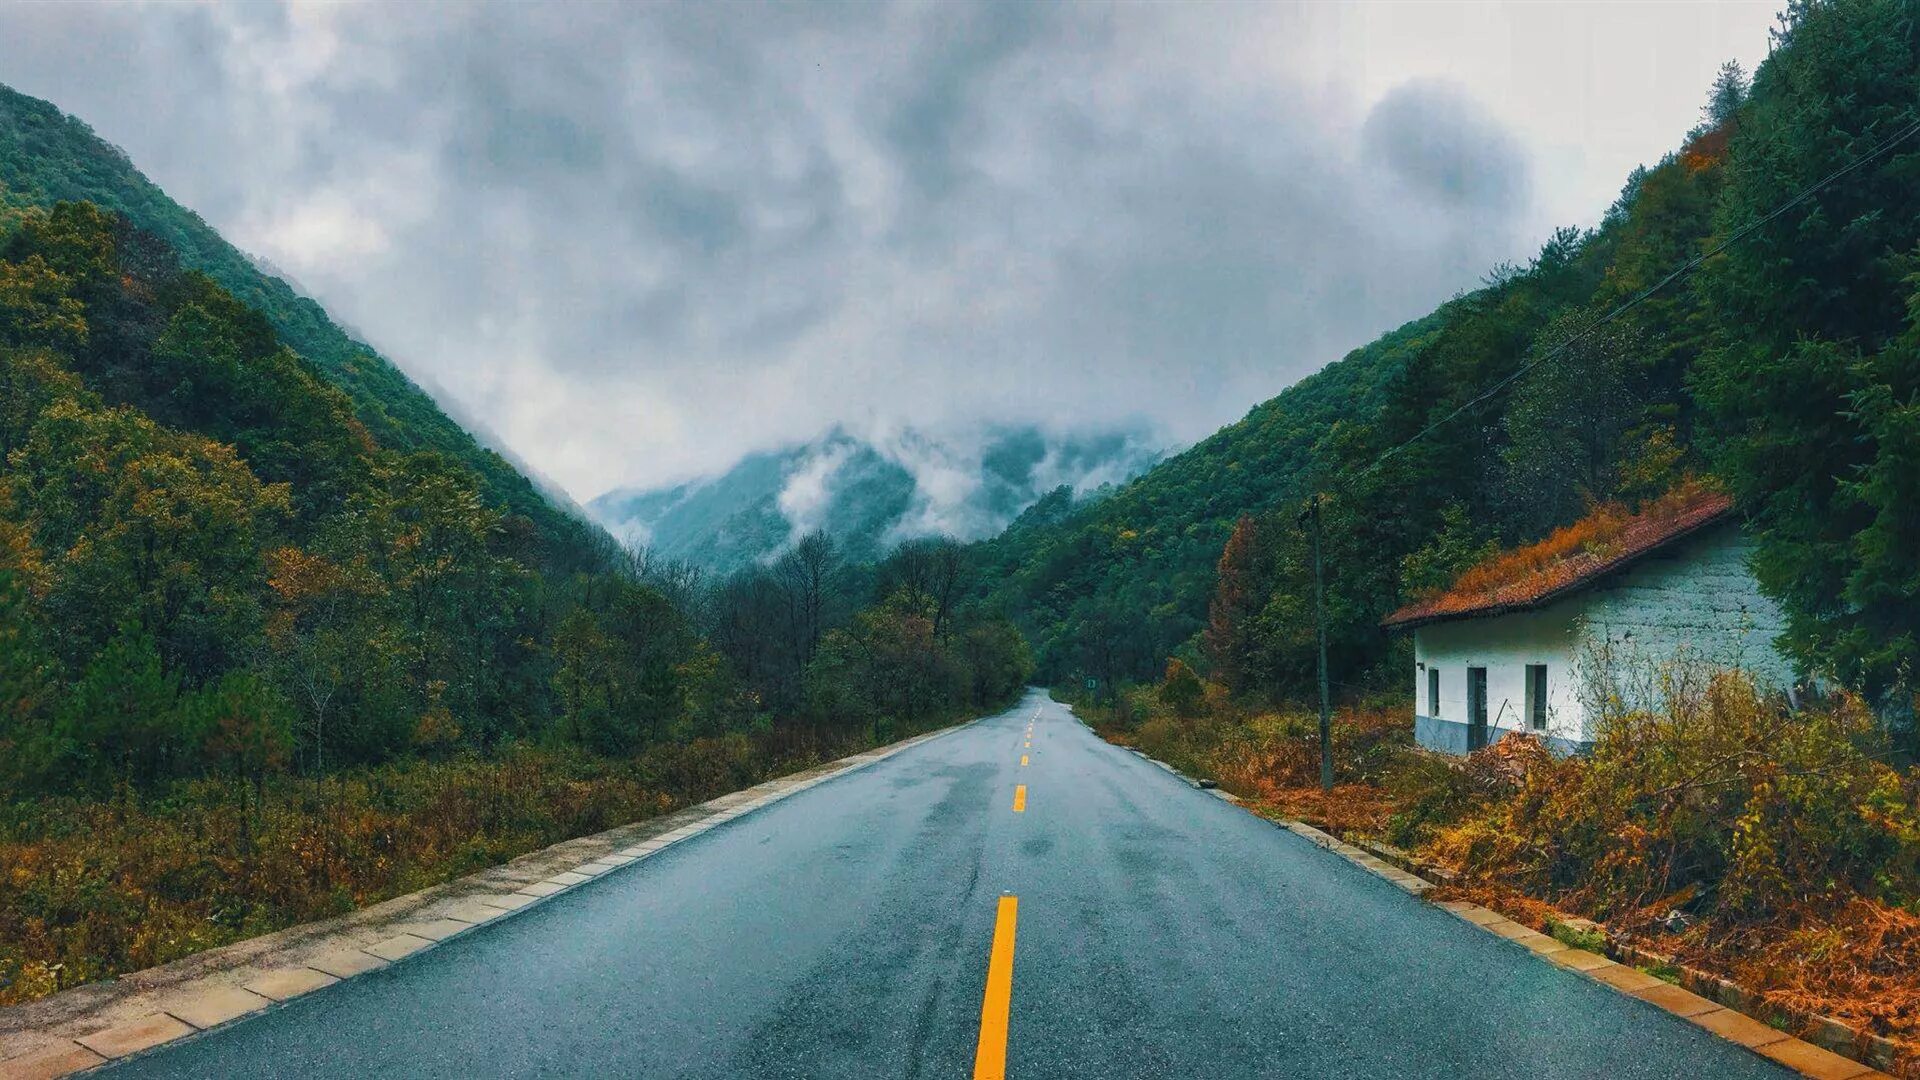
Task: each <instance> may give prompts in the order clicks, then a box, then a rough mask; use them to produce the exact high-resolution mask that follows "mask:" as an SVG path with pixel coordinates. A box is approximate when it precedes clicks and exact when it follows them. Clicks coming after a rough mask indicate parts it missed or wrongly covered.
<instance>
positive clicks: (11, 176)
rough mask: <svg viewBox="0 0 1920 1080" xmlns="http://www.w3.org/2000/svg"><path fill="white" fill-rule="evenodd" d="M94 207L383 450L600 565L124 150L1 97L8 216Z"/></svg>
mask: <svg viewBox="0 0 1920 1080" xmlns="http://www.w3.org/2000/svg"><path fill="white" fill-rule="evenodd" d="M60 201H86V202H91V203H93V204H95V205H97V206H100V207H103V208H105V209H108V210H113V211H117V212H119V213H122V214H125V215H126V216H127V218H128V220H129V221H131V222H132V223H133V224H134V225H136V226H138V227H139V228H140V229H142V230H144V231H146V232H148V233H152V234H153V235H154V236H156V237H158V238H159V239H161V240H162V241H164V242H165V243H166V245H167V246H168V247H169V248H170V249H171V250H172V251H173V252H175V253H176V255H177V257H178V259H179V261H180V263H181V264H182V265H183V266H185V267H187V268H190V269H195V270H199V271H202V272H204V273H205V274H207V275H208V276H209V277H211V278H212V279H213V280H214V281H216V282H218V283H219V284H220V285H221V286H222V287H223V288H225V289H226V290H227V291H228V292H230V293H232V294H233V295H234V296H235V297H236V298H238V299H239V300H240V301H241V302H243V303H245V304H246V305H248V306H249V307H251V308H253V309H255V310H257V311H259V312H260V313H261V314H263V315H264V316H266V319H267V321H268V323H269V324H270V325H271V326H272V327H273V331H274V333H275V334H276V335H277V336H278V337H279V339H280V340H281V341H283V342H285V343H286V344H287V345H289V346H291V347H292V348H293V349H294V350H295V351H297V352H298V353H300V355H301V356H303V357H305V358H306V359H307V360H309V361H311V362H312V363H313V364H314V366H315V368H316V369H317V370H318V371H319V372H320V373H321V374H322V375H323V376H324V377H325V378H326V379H327V380H328V381H329V382H331V383H333V384H334V385H336V386H338V387H340V388H341V389H342V390H344V391H345V392H346V394H347V399H348V401H349V402H351V404H352V408H353V413H354V415H355V417H356V418H357V419H358V420H359V421H360V423H361V424H363V425H364V426H365V427H366V429H367V431H368V432H369V433H370V434H372V435H373V437H374V438H376V439H378V440H379V441H380V443H381V444H382V445H383V446H387V447H390V448H392V449H395V450H434V451H437V452H439V453H442V454H444V455H446V456H447V457H448V458H450V459H452V460H453V461H456V462H458V463H460V464H461V465H463V466H465V467H467V468H469V469H472V470H473V471H474V473H475V474H476V475H477V476H478V477H479V480H480V486H481V491H482V492H483V493H484V494H485V496H486V497H487V498H488V500H489V501H492V502H498V503H503V504H504V505H505V506H507V507H508V508H509V510H510V511H511V512H512V513H513V514H516V515H519V516H521V517H524V518H526V519H527V520H528V521H529V522H531V523H532V527H533V530H534V532H535V534H536V535H537V536H538V537H539V539H540V549H541V550H540V552H539V557H540V559H541V561H542V562H543V563H550V564H551V565H553V566H555V567H570V568H578V567H585V566H592V565H600V564H601V563H602V562H603V561H604V559H605V556H606V553H607V549H608V548H609V546H610V545H609V544H608V543H607V542H606V538H605V537H604V536H602V535H601V534H600V530H599V529H598V528H596V527H595V526H594V525H592V524H590V523H588V522H586V521H583V520H581V519H580V518H579V517H578V516H576V515H574V514H571V513H569V512H567V511H565V510H563V509H561V508H559V507H557V506H555V505H554V504H553V502H552V501H550V500H549V499H547V498H546V497H545V496H544V495H543V494H542V493H541V492H540V491H539V490H538V489H537V488H536V487H535V486H534V485H533V484H532V483H531V482H529V481H528V479H527V478H526V477H524V476H522V475H521V474H520V473H519V472H518V471H516V470H515V469H514V467H513V465H512V464H510V463H509V462H508V461H507V460H506V459H504V458H503V457H501V455H500V454H498V453H496V452H495V451H493V450H491V449H489V448H487V447H485V446H482V445H481V444H480V443H478V442H477V441H475V439H474V438H473V436H472V435H470V434H469V433H468V432H467V431H466V430H465V429H463V428H462V427H461V426H460V425H459V424H457V423H455V422H454V421H453V420H452V419H450V418H449V417H448V416H447V414H446V413H445V412H443V411H442V410H441V408H440V407H439V405H437V404H436V403H435V402H434V400H433V398H432V397H430V396H429V395H428V394H427V393H426V392H425V391H423V390H421V389H420V387H418V386H416V385H415V384H414V383H413V382H412V381H411V380H409V379H408V378H407V376H406V375H405V374H404V373H402V372H401V371H400V369H399V368H397V367H395V366H394V365H393V364H392V363H391V362H390V361H388V360H387V359H386V358H385V357H382V356H381V355H380V354H379V353H377V352H375V351H374V350H373V349H372V348H370V347H369V346H367V345H366V344H364V343H362V342H359V341H356V340H354V338H353V337H352V336H350V335H349V334H348V333H347V332H346V331H344V330H342V329H341V328H340V327H339V326H338V325H337V324H335V323H334V322H333V321H332V320H331V319H329V318H328V317H327V313H326V312H325V311H324V310H322V309H321V307H320V305H319V304H317V303H315V302H314V301H313V300H311V299H309V298H307V297H305V296H302V295H300V294H299V293H297V292H295V291H294V290H293V289H292V288H291V287H290V286H288V285H287V283H286V282H284V281H282V280H280V279H279V278H278V277H274V276H271V275H269V274H266V273H263V272H262V271H261V270H260V269H259V268H257V267H256V266H255V265H254V263H253V261H252V260H250V259H249V258H248V257H247V256H246V255H245V254H244V253H242V252H241V251H240V250H239V249H237V248H235V247H234V246H233V245H232V244H229V243H228V242H227V241H226V240H225V239H223V238H222V237H221V236H220V234H219V233H217V232H215V231H214V230H213V229H212V227H210V226H209V225H208V224H207V223H206V222H204V221H202V220H201V219H200V218H199V216H198V215H196V214H194V213H193V212H192V211H191V210H188V209H186V208H185V207H183V206H181V205H180V204H179V203H176V202H174V201H173V200H172V199H171V198H169V197H168V196H167V194H166V193H165V192H163V191H161V190H160V189H159V188H158V187H156V186H154V185H153V184H152V183H151V182H149V181H148V180H147V178H146V177H145V176H142V175H141V174H140V171H139V170H138V169H137V168H135V166H134V164H133V163H132V162H131V161H129V160H128V159H127V157H126V155H125V154H124V153H122V152H121V151H120V150H119V149H118V148H116V147H114V146H112V145H110V144H108V143H107V142H105V141H103V140H102V139H100V138H99V137H98V136H97V135H95V134H94V133H93V131H92V129H90V128H89V127H87V125H86V124H85V123H83V122H81V121H80V120H78V119H76V118H74V117H70V116H67V115H65V114H64V113H62V112H61V111H60V110H59V109H58V108H56V107H54V106H53V105H51V104H49V103H47V102H45V101H41V100H39V99H37V98H32V97H28V96H27V95H25V94H21V93H19V92H17V91H15V90H12V89H11V88H8V87H6V86H0V206H13V207H16V208H17V207H25V206H39V207H50V206H52V205H53V204H54V203H56V202H60Z"/></svg>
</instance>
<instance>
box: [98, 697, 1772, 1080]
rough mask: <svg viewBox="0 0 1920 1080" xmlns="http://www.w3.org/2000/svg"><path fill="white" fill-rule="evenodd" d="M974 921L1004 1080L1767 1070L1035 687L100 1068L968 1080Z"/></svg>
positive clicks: (189, 1073) (119, 1077)
mask: <svg viewBox="0 0 1920 1080" xmlns="http://www.w3.org/2000/svg"><path fill="white" fill-rule="evenodd" d="M1029 722H1032V723H1033V734H1032V746H1031V748H1028V747H1026V746H1024V745H1023V743H1025V742H1026V741H1027V736H1026V735H1025V732H1026V730H1027V726H1028V724H1029ZM1023 754H1025V755H1027V756H1028V757H1029V764H1027V765H1025V766H1022V765H1021V764H1020V759H1021V756H1022V755H1023ZM1017 785H1025V787H1026V792H1025V808H1024V810H1022V811H1020V812H1015V811H1014V810H1013V806H1014V802H1015V794H1016V786H1017ZM1005 894H1011V895H1015V896H1017V897H1018V902H1017V912H1016V913H1015V914H1016V918H1015V919H1014V920H1013V925H1012V926H1010V927H1003V928H1002V929H1003V930H1007V929H1011V930H1012V931H1013V933H1012V935H1011V936H1012V939H1013V942H1014V948H1013V951H1012V956H1011V959H1012V964H1011V977H1010V981H1009V982H1008V983H1007V984H1006V985H1005V986H1003V990H1004V991H1005V992H1006V993H1007V1005H1006V1025H1007V1026H1006V1034H1005V1038H1006V1052H1005V1053H1006V1058H1005V1064H1006V1074H1007V1075H1008V1076H1010V1077H1014V1078H1017V1080H1024V1078H1034V1080H1039V1078H1048V1080H1051V1078H1062V1077H1089V1078H1098V1080H1122V1078H1129V1077H1181V1078H1187V1077H1208V1078H1236V1077H1378V1078H1394V1080H1401V1078H1417V1077H1435V1078H1438V1077H1447V1078H1454V1077H1471V1078H1504V1077H1513V1078H1522V1077H1524V1078H1527V1080H1554V1078H1565V1077H1607V1078H1630V1077H1649V1078H1653V1077H1658V1078H1661V1080H1671V1078H1674V1077H1689V1078H1714V1080H1721V1078H1725V1080H1743V1078H1748V1077H1752V1078H1762V1077H1766V1078H1779V1077H1785V1076H1789V1075H1791V1074H1790V1073H1788V1072H1786V1071H1785V1070H1783V1069H1780V1068H1779V1067H1777V1066H1774V1065H1772V1064H1770V1063H1768V1062H1765V1061H1763V1060H1761V1059H1760V1058H1758V1057H1755V1056H1754V1055H1752V1054H1750V1053H1748V1052H1746V1051H1744V1050H1741V1049H1739V1048H1738V1047H1735V1046H1733V1045H1731V1044H1729V1043H1725V1042H1722V1041H1720V1040H1719V1039H1716V1038H1714V1037H1713V1036H1711V1035H1709V1034H1707V1033H1705V1032H1703V1031H1701V1030H1699V1029H1697V1028H1695V1027H1693V1026H1692V1025H1690V1024H1688V1023H1686V1022H1684V1021H1682V1020H1678V1019H1676V1018H1673V1017H1671V1016H1668V1015H1667V1014H1665V1013H1663V1012H1660V1011H1659V1010H1657V1009H1655V1008H1653V1007H1652V1006H1649V1005H1646V1004H1643V1003H1641V1002H1639V1001H1636V1000H1633V999H1630V998H1627V997H1624V996H1622V995H1619V994H1617V993H1615V992H1613V991H1611V990H1609V989H1606V988H1605V987H1602V986H1600V985H1598V984H1595V983H1593V982H1591V981H1589V980H1587V979H1585V978H1582V977H1580V976H1578V975H1575V974H1573V973H1571V972H1567V971H1562V970H1560V969H1558V968H1556V967H1554V966H1552V965H1550V964H1546V963H1542V962H1540V961H1538V960H1536V959H1535V958H1533V957H1532V956H1531V955H1530V954H1528V953H1527V952H1526V951H1525V950H1523V949H1522V948H1520V947H1519V946H1517V945H1514V944H1512V943H1510V942H1507V941H1504V940H1501V939H1499V938H1496V937H1494V936H1493V935H1491V934H1487V933H1483V932H1481V931H1479V930H1476V929H1474V928H1473V927H1470V926H1468V925H1466V924H1465V923H1463V922H1461V921H1459V920H1457V919H1455V918H1453V917H1452V916H1450V915H1448V914H1446V913H1445V912H1442V911H1440V910H1438V909H1435V908H1433V907H1431V906H1429V905H1427V904H1425V903H1423V902H1421V901H1419V900H1417V899H1415V898H1413V897H1410V896H1408V895H1407V894H1405V893H1403V892H1401V891H1400V890H1399V889H1396V888H1394V887H1393V886H1392V885H1390V884H1388V883H1387V882H1385V881H1382V880H1380V879H1379V878H1376V877H1374V876H1373V875H1371V874H1368V873H1366V872H1365V871H1363V870H1361V869H1359V868H1358V867H1355V866H1352V865H1350V864H1348V863H1347V862H1346V861H1344V860H1342V859H1340V858H1339V857H1337V856H1335V855H1332V854H1330V853H1327V852H1323V851H1321V850H1319V849H1318V848H1316V847H1314V846H1313V845H1312V844H1310V843H1308V842H1306V841H1304V840H1302V839H1300V838H1299V837H1296V836H1294V835H1292V834H1291V833H1288V832H1286V831H1285V830H1282V829H1278V828H1275V827H1274V826H1273V825H1271V824H1268V823H1266V822H1263V821H1261V820H1259V819H1257V818H1255V817H1253V816H1252V815H1250V814H1247V813H1245V812H1243V811H1241V810H1238V809H1235V808H1234V807H1231V806H1229V805H1227V804H1225V803H1223V802H1221V801H1219V800H1217V799H1215V798H1213V797H1212V796H1210V795H1207V794H1204V793H1202V792H1199V791H1195V790H1193V789H1192V788H1190V787H1187V786H1186V785H1184V784H1183V783H1181V782H1180V781H1178V780H1177V779H1175V778H1174V777H1172V776H1170V775H1168V774H1167V773H1166V772H1164V771H1162V770H1160V769H1158V768H1157V767H1155V766H1153V765H1152V764H1150V763H1148V762H1145V761H1142V760H1141V759H1139V758H1137V757H1135V756H1133V755H1131V754H1128V753H1125V752H1123V751H1121V750H1118V749H1116V748H1114V747H1111V746H1108V745H1107V744H1105V743H1103V742H1101V741H1100V740H1099V739H1097V738H1095V737H1094V735H1093V734H1092V733H1090V732H1089V731H1087V730H1086V729H1085V728H1083V727H1081V726H1080V724H1079V723H1077V722H1076V721H1075V720H1074V719H1073V718H1072V716H1071V715H1070V714H1069V713H1068V712H1067V710H1066V709H1065V708H1064V707H1062V706H1060V705H1057V704H1054V703H1053V702H1051V701H1050V700H1048V699H1047V698H1046V697H1045V696H1044V695H1041V694H1038V693H1036V694H1033V695H1030V696H1029V697H1028V699H1027V700H1026V701H1025V702H1023V703H1022V704H1021V705H1020V706H1019V707H1018V708H1015V709H1014V710H1012V711H1010V712H1007V713H1005V714H1003V715H1000V716H996V717H992V718H990V719H986V720H982V721H979V722H978V723H975V724H973V725H971V726H969V727H967V728H964V729H962V730H960V731H957V732H954V733H951V734H949V735H946V736H943V737H941V738H938V739H934V740H931V741H929V742H927V743H924V744H922V745H920V746H917V747H914V748H911V749H909V750H907V751H906V752H903V753H901V754H899V755H897V756H895V757H892V758H889V759H887V760H885V761H883V762H881V763H879V764H878V765H875V766H873V767H871V768H868V769H864V770H860V771H858V772H854V773H851V774H849V775H846V776H844V777H841V778H838V779H835V780H832V781H830V782H828V783H825V784H822V785H820V786H818V787H815V788H813V789H811V790H808V791H805V792H802V793H800V794H798V795H796V796H794V797H792V798H790V799H787V800H784V801H782V802H779V803H776V804H774V805H772V806H770V807H768V808H766V809H764V810H761V811H758V812H756V813H753V814H749V815H747V816H745V817H741V818H739V819H737V820H735V821H732V822H730V823H728V824H725V825H722V826H720V827H718V828H716V829H714V830H712V831H710V832H707V833H704V834H702V835H700V836H697V837H694V838H692V839H690V840H687V841H685V842H683V843H680V844H677V845H675V846H673V847H671V848H669V849H667V850H666V851H664V852H661V853H660V854H658V855H656V856H654V857H652V858H649V859H645V860H642V861H640V862H638V863H635V864H633V865H632V866H629V867H625V868H622V869H620V870H615V871H613V872H611V873H608V874H606V875H605V876H603V877H600V878H598V879H596V880H594V881H593V882H591V883H589V884H585V885H582V886H580V887H578V888H575V889H572V890H569V891H568V892H566V893H564V894H562V895H560V896H558V897H555V898H554V899H553V900H551V901H548V902H546V903H543V904H540V905H538V906H536V907H533V908H530V909H528V910H527V911H525V912H522V913H520V914H519V915H517V916H515V917H512V918H507V919H502V920H499V921H498V922H495V923H492V924H488V925H486V926H484V927H481V928H479V929H477V930H475V931H473V932H470V933H468V934H465V935H462V936H460V937H458V938H455V939H453V940H451V941H449V942H447V943H446V944H444V945H442V946H440V947H438V948H436V949H433V950H432V951H430V952H427V953H423V954H421V955H419V956H415V957H413V958H411V959H408V960H406V961H404V962H402V963H398V964H395V965H393V966H392V967H390V968H387V969H385V970H382V971H378V972H375V973H372V974H369V975H365V976H361V977H359V978H355V979H350V980H347V981H346V982H343V983H341V984H339V985H337V986H333V987H329V988H327V989H325V990H321V991H317V992H315V993H312V994H309V995H307V996H305V997H302V998H298V999H295V1000H294V1001H292V1002H290V1003H288V1004H287V1005H286V1006H283V1007H278V1008H275V1009H272V1010H270V1011H268V1012H267V1013H265V1014H263V1015H261V1016H258V1017H256V1018H253V1019H250V1020H247V1021H244V1022H242V1023H239V1024H236V1025H234V1026H232V1027H229V1028H226V1029H222V1030H217V1031H215V1032H212V1033H209V1034H208V1035H205V1036H201V1037H199V1038H196V1039H192V1040H189V1041H186V1042H183V1043H178V1044H174V1045H173V1046H171V1047H170V1048H168V1049H165V1050H162V1051H160V1052H158V1053H156V1054H153V1055H150V1056H147V1057H144V1058H138V1059H135V1060H132V1061H129V1062H126V1063H124V1064H122V1065H120V1066H118V1067H117V1068H116V1069H115V1070H113V1074H114V1076H115V1077H116V1080H128V1078H132V1077H210V1076H354V1077H362V1076H365V1077H374V1076H382V1077H386V1076H394V1077H459V1078H463V1080H472V1078H476V1077H490V1076H578V1075H593V1076H628V1077H679V1078H700V1080H706V1078H738V1077H833V1078H842V1077H862V1078H866V1077H968V1076H972V1075H974V1067H975V1055H976V1050H977V1046H978V1042H979V1040H980V1037H981V1033H982V1027H983V1020H982V1013H983V992H984V996H985V997H986V998H987V999H988V1000H991V995H992V987H991V985H990V983H989V980H988V967H989V956H990V951H991V949H992V943H993V940H994V936H995V931H996V920H997V919H998V918H999V916H1000V910H1001V908H1002V907H1003V905H1002V903H1001V897H1002V896H1003V895H1005ZM1003 967H1004V966H1003ZM988 1011H989V1012H991V1011H992V1010H991V1009H989V1010H988ZM987 1026H988V1027H991V1026H992V1021H991V1019H989V1020H988V1022H987Z"/></svg>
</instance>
